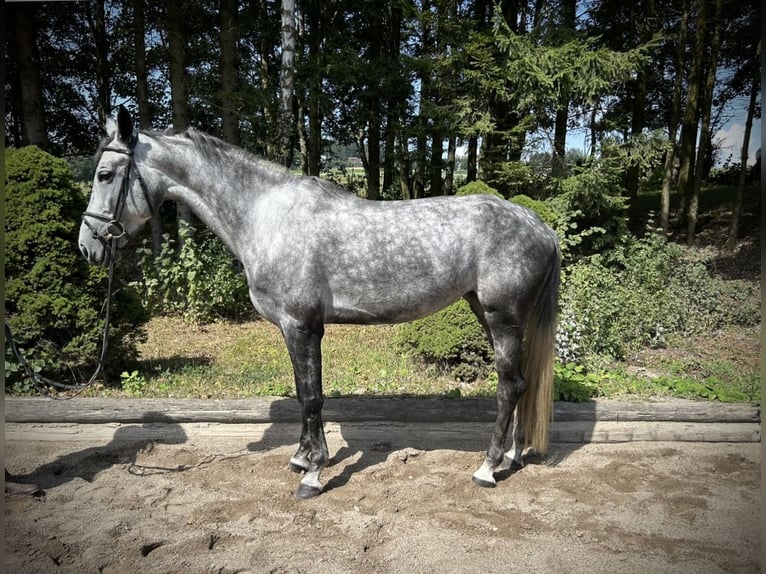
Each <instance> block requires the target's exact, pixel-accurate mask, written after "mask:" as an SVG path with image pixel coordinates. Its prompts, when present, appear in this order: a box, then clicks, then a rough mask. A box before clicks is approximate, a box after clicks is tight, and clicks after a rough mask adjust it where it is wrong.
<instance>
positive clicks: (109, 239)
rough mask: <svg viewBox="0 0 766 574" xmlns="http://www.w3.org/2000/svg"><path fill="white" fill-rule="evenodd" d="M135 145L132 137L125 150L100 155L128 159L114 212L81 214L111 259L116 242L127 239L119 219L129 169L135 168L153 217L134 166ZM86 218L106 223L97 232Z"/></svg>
mask: <svg viewBox="0 0 766 574" xmlns="http://www.w3.org/2000/svg"><path fill="white" fill-rule="evenodd" d="M136 143H138V138H137V137H135V136H133V137H131V138H130V139H129V140H128V148H127V149H120V148H116V147H105V148H104V149H103V150H101V154H102V155H103V153H104V152H107V151H111V152H115V153H121V154H124V155H127V156H128V158H129V160H128V163H127V164H126V165H125V170H124V172H123V176H122V182H121V184H120V193H119V195H118V196H117V205H116V206H115V209H114V212H113V213H111V214H110V213H96V212H94V211H86V212H84V213H83V214H82V220H83V223H85V225H86V226H87V227H88V229H90V231H91V233H92V234H93V238H94V239H98V240H99V241H101V242H102V243H104V245H107V244H111V253H110V256H112V257H113V256H114V250H115V246H116V244H117V240H119V239H122V238H123V237H128V232H127V230H126V229H125V225H124V224H123V223H122V221H120V218H121V217H122V211H123V209H124V208H125V203H126V202H127V199H128V194H129V193H130V171H131V168H135V173H136V179H137V180H138V182H139V183H140V184H141V191H142V192H143V194H144V200H146V204H147V205H148V206H149V211H150V212H151V214H152V216H153V215H154V207H153V205H152V200H151V196H150V195H149V187H148V186H147V185H146V181H144V178H143V177H141V173H140V172H139V171H138V166H137V165H136V160H135V159H134V157H133V150H134V149H135V147H136ZM88 218H91V219H97V220H99V221H103V222H104V223H106V225H105V226H104V227H103V228H102V231H99V230H98V229H97V228H96V226H95V225H93V224H92V223H91V222H90V221H88Z"/></svg>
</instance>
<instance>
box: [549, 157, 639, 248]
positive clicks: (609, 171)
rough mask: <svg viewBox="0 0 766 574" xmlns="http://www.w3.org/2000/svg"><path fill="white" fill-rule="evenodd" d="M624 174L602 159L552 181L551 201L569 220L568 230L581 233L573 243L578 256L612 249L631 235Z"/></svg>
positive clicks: (567, 222)
mask: <svg viewBox="0 0 766 574" xmlns="http://www.w3.org/2000/svg"><path fill="white" fill-rule="evenodd" d="M620 177H621V172H620V170H619V169H614V168H610V167H609V166H607V165H606V163H604V162H601V163H596V164H594V165H591V166H587V167H584V168H581V169H579V171H578V173H576V174H574V175H571V176H569V177H566V178H562V179H552V180H551V181H550V183H549V188H550V192H551V194H552V196H553V197H551V199H550V200H549V205H550V206H551V207H552V208H553V209H554V210H555V211H556V212H557V213H559V214H560V216H561V217H562V219H563V220H565V221H566V227H567V229H568V231H567V234H569V232H570V231H573V232H574V233H573V234H572V235H575V236H576V237H578V240H577V241H576V242H575V243H573V244H570V245H569V248H570V252H571V254H572V255H573V256H574V257H580V256H586V255H592V254H594V253H599V252H602V251H605V250H608V249H610V248H612V247H614V246H615V245H618V244H619V243H620V241H621V240H622V239H623V238H624V237H626V236H627V235H628V217H627V209H628V205H627V201H626V199H625V198H624V197H623V196H622V191H623V190H622V187H621V184H620ZM560 235H561V233H560Z"/></svg>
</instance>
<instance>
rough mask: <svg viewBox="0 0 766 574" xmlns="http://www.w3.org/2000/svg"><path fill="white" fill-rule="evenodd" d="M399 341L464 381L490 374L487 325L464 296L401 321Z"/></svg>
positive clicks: (405, 347)
mask: <svg viewBox="0 0 766 574" xmlns="http://www.w3.org/2000/svg"><path fill="white" fill-rule="evenodd" d="M397 342H398V344H399V345H400V346H401V347H402V348H403V349H405V350H406V351H409V352H412V353H413V354H414V355H415V356H416V357H418V358H419V359H421V360H423V361H425V362H427V363H431V364H435V365H436V366H437V367H439V368H441V369H444V370H446V371H449V372H450V373H451V374H452V375H453V376H454V377H455V378H456V379H458V380H463V381H473V380H475V379H477V378H479V377H482V376H485V375H487V374H488V373H489V370H490V368H491V365H492V361H493V354H492V349H491V348H490V345H489V340H488V339H487V336H486V334H485V333H484V329H483V328H482V326H481V325H480V324H479V321H478V320H477V319H476V316H475V315H474V314H473V311H471V308H470V306H469V305H468V303H467V302H466V301H464V300H460V301H458V302H457V303H455V304H453V305H450V306H449V307H447V308H446V309H442V310H441V311H439V312H437V313H434V314H433V315H429V316H428V317H424V318H423V319H419V320H417V321H413V322H412V323H405V324H403V325H401V326H400V327H399V330H398V333H397Z"/></svg>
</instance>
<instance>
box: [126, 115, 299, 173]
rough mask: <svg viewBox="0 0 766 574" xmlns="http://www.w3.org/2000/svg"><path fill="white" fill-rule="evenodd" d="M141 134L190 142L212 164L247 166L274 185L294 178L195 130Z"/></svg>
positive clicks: (146, 132)
mask: <svg viewBox="0 0 766 574" xmlns="http://www.w3.org/2000/svg"><path fill="white" fill-rule="evenodd" d="M141 133H143V134H146V135H147V136H149V137H153V138H157V139H160V140H162V139H164V138H168V137H170V138H182V139H185V140H188V141H189V142H191V143H192V145H193V146H194V148H195V149H196V150H197V151H198V152H199V153H200V154H201V155H202V156H203V157H204V158H205V159H207V160H208V161H210V162H211V163H215V164H229V165H231V166H232V168H233V169H242V167H243V166H244V165H247V166H250V167H252V168H253V169H254V170H255V171H257V172H258V175H259V176H260V177H263V178H267V179H270V180H272V181H273V182H274V183H281V182H284V181H286V180H288V179H290V178H291V177H293V176H292V174H291V173H290V171H289V170H288V169H287V168H285V167H283V166H281V165H279V164H277V163H274V162H271V161H268V160H265V159H263V158H260V157H258V156H256V155H254V154H252V153H250V152H249V151H247V150H245V149H242V148H239V147H236V146H234V145H232V144H230V143H228V142H225V141H223V140H222V139H219V138H217V137H215V136H211V135H210V134H208V133H205V132H202V131H199V130H196V129H194V128H187V129H184V130H176V129H173V128H169V129H167V130H164V131H152V130H142V131H141Z"/></svg>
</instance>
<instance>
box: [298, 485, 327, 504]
mask: <svg viewBox="0 0 766 574" xmlns="http://www.w3.org/2000/svg"><path fill="white" fill-rule="evenodd" d="M320 494H322V489H321V488H319V487H316V486H309V485H308V484H303V483H300V484H299V485H298V490H296V491H295V498H297V499H298V500H308V499H309V498H314V497H316V496H319V495H320Z"/></svg>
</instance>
